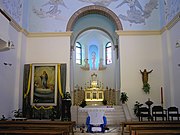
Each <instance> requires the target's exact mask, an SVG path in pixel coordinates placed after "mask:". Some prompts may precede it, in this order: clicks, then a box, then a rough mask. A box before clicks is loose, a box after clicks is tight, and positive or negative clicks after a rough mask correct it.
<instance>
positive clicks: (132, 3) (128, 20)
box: [0, 0, 180, 32]
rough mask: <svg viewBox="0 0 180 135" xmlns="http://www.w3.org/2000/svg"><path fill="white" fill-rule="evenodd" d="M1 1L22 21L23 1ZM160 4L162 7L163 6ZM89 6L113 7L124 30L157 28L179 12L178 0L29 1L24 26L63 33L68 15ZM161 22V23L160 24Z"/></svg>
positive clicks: (19, 21)
mask: <svg viewBox="0 0 180 135" xmlns="http://www.w3.org/2000/svg"><path fill="white" fill-rule="evenodd" d="M0 2H1V3H2V4H3V7H4V8H5V10H7V12H8V13H9V14H10V15H11V16H12V17H13V19H14V20H15V21H16V22H17V23H19V24H21V22H22V16H23V15H22V11H23V0H2V1H0ZM24 2H26V3H27V1H24ZM1 3H0V4H1ZM159 4H161V6H163V8H162V9H161V8H160V5H159ZM89 5H100V6H104V7H107V8H109V9H110V10H112V11H113V12H114V13H115V14H116V15H117V16H118V17H119V19H120V20H121V22H122V25H123V29H124V30H160V29H161V28H162V27H163V26H164V25H166V24H167V23H168V22H169V21H170V20H172V19H173V17H174V16H175V15H176V14H177V13H179V11H180V1H179V0H163V2H162V1H161V2H160V0H73V1H70V0H29V1H28V9H26V10H28V11H27V13H28V15H26V16H29V17H30V18H29V20H28V22H27V25H24V26H27V28H25V29H27V30H28V31H29V32H64V31H66V26H67V23H68V21H69V19H70V17H71V16H72V15H73V14H74V13H75V12H76V11H77V10H79V9H80V8H82V7H85V6H89ZM161 10H163V11H161ZM160 18H161V20H160ZM162 18H164V19H162ZM161 21H163V22H164V23H163V26H162V25H161Z"/></svg>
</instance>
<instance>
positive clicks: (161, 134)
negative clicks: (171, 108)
mask: <svg viewBox="0 0 180 135" xmlns="http://www.w3.org/2000/svg"><path fill="white" fill-rule="evenodd" d="M179 134H180V130H139V131H137V132H136V135H179Z"/></svg>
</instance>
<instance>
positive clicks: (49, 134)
mask: <svg viewBox="0 0 180 135" xmlns="http://www.w3.org/2000/svg"><path fill="white" fill-rule="evenodd" d="M0 134H13V135H14V134H17V135H27V134H28V135H32V134H37V135H38V134H39V135H42V134H43V135H65V134H64V132H63V131H58V130H39V129H38V130H37V129H36V130H34V129H33V130H32V129H31V130H28V129H21V130H17V129H13V130H12V129H11V130H9V129H3V130H2V129H0Z"/></svg>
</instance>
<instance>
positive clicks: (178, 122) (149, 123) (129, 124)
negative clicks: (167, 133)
mask: <svg viewBox="0 0 180 135" xmlns="http://www.w3.org/2000/svg"><path fill="white" fill-rule="evenodd" d="M168 124H169V125H176V124H180V121H173V122H172V121H128V122H122V123H121V134H122V135H123V134H124V132H125V128H126V131H127V132H130V126H133V125H142V126H144V125H148V126H151V125H168Z"/></svg>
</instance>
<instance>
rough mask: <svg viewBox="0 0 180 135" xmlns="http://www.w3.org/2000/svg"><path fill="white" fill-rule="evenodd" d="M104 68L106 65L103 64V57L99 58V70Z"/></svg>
mask: <svg viewBox="0 0 180 135" xmlns="http://www.w3.org/2000/svg"><path fill="white" fill-rule="evenodd" d="M104 69H106V66H104V65H103V59H102V58H100V60H99V70H104Z"/></svg>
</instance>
